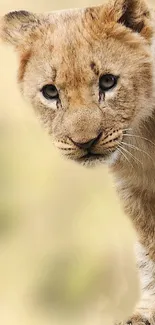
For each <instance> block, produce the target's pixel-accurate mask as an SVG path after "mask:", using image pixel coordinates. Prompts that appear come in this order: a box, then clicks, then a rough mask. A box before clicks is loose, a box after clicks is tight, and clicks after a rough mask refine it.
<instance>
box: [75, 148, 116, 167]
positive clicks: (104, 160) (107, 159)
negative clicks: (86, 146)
mask: <svg viewBox="0 0 155 325" xmlns="http://www.w3.org/2000/svg"><path fill="white" fill-rule="evenodd" d="M119 156H120V153H119V151H118V150H117V149H116V150H115V151H113V152H112V153H110V154H105V155H95V154H88V155H86V156H84V157H82V158H79V159H73V160H74V161H75V162H76V163H78V164H80V165H82V166H84V167H90V168H93V167H97V166H100V165H103V164H106V165H109V166H112V165H113V164H114V163H115V162H116V161H117V159H118V158H119Z"/></svg>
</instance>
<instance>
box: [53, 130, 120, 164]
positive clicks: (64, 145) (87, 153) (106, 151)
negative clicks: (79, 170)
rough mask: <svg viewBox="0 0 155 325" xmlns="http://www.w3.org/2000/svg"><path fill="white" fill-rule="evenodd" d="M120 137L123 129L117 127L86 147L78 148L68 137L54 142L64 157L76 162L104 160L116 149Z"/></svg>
mask: <svg viewBox="0 0 155 325" xmlns="http://www.w3.org/2000/svg"><path fill="white" fill-rule="evenodd" d="M122 138H123V131H122V130H121V129H119V130H112V131H111V132H108V133H107V135H106V136H105V135H101V136H100V137H98V139H97V141H95V142H94V143H93V144H92V145H91V147H90V148H88V149H87V148H84V149H83V148H80V147H79V146H78V145H76V143H74V142H73V141H71V140H70V139H69V138H67V139H66V140H59V141H57V142H55V144H56V146H57V148H58V149H60V151H61V153H63V155H64V156H66V158H69V159H71V160H74V161H76V162H78V163H82V164H83V163H94V162H106V161H107V160H108V159H109V158H111V156H112V154H113V153H114V152H116V151H117V148H118V147H119V145H120V143H121V141H122ZM118 151H119V150H118Z"/></svg>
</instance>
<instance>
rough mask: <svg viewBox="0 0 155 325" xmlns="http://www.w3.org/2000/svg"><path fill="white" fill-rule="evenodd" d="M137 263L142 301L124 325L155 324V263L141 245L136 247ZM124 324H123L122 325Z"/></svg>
mask: <svg viewBox="0 0 155 325" xmlns="http://www.w3.org/2000/svg"><path fill="white" fill-rule="evenodd" d="M136 254H137V262H138V267H139V272H140V281H141V289H142V293H141V300H140V302H139V304H138V305H137V308H136V310H135V313H134V314H133V316H132V317H131V318H129V319H128V320H127V321H126V322H125V323H124V324H128V325H130V324H131V325H154V324H155V262H154V261H153V260H151V258H150V257H149V255H148V253H147V251H146V249H145V248H144V247H143V246H142V245H140V244H139V243H138V244H137V246H136ZM122 324H123V323H122Z"/></svg>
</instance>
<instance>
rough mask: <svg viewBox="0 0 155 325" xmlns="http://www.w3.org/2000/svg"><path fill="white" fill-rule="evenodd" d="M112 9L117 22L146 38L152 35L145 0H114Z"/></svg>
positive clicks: (148, 11) (149, 15) (149, 16)
mask: <svg viewBox="0 0 155 325" xmlns="http://www.w3.org/2000/svg"><path fill="white" fill-rule="evenodd" d="M113 10H114V16H115V18H116V19H117V22H118V23H121V24H123V25H124V26H126V27H128V28H130V29H131V30H133V31H134V32H137V33H140V34H141V35H142V36H143V37H145V38H146V39H149V38H150V37H151V36H152V26H151V14H150V10H149V7H148V5H147V4H146V2H145V0H115V1H114V6H113Z"/></svg>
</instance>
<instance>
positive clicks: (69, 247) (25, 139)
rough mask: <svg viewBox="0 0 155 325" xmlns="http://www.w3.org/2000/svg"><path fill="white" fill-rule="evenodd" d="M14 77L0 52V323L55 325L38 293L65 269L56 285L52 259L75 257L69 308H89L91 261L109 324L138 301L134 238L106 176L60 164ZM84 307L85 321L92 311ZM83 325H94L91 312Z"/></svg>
mask: <svg viewBox="0 0 155 325" xmlns="http://www.w3.org/2000/svg"><path fill="white" fill-rule="evenodd" d="M95 3H97V4H98V2H97V1H96V0H91V1H87V0H85V1H82V0H79V1H78V5H77V3H76V2H75V1H73V0H67V1H65V2H63V1H61V0H58V1H53V2H51V1H49V0H44V1H42V0H40V1H39V2H35V1H30V0H20V1H19V0H14V1H11V0H5V1H4V0H1V1H0V12H1V15H2V14H4V13H6V12H8V11H11V10H18V9H26V10H32V11H36V12H41V11H52V10H57V9H64V8H70V7H80V6H89V5H92V4H95ZM152 3H153V0H152ZM16 72H17V58H16V55H15V54H14V53H13V51H12V49H11V48H9V47H5V46H4V45H0V75H1V77H0V134H1V138H0V166H1V168H0V191H1V195H0V251H1V252H0V265H1V266H0V323H1V324H3V325H15V324H16V325H19V324H22V325H32V324H33V325H35V324H37V325H39V324H41V325H44V324H45V325H46V324H47V325H48V324H52V325H55V324H56V319H55V318H54V312H53V309H52V307H51V305H50V304H49V303H50V302H49V301H48V303H47V302H46V299H44V298H46V295H47V296H48V294H49V293H48V292H47V294H44V293H43V292H44V291H48V289H49V288H51V287H52V286H53V282H52V281H55V283H56V284H57V282H59V280H60V279H61V278H62V277H63V274H64V272H65V266H64V268H63V267H62V269H61V272H59V273H60V278H59V276H58V278H57V277H56V278H55V273H51V274H50V272H49V270H50V265H51V263H53V261H55V257H56V256H64V257H66V256H69V257H71V256H76V259H77V261H76V263H77V264H76V263H75V269H74V267H71V270H70V269H69V271H67V272H69V273H68V274H69V280H70V278H72V280H73V283H74V286H75V284H76V287H77V288H78V290H77V291H76V299H77V300H76V299H75V301H80V299H81V297H83V296H84V297H85V298H86V302H87V303H88V302H89V299H88V297H87V294H86V295H85V292H86V291H87V290H88V292H89V295H88V296H91V295H92V296H93V294H94V291H93V289H92V288H90V287H91V285H90V287H89V286H88V287H89V288H87V287H85V285H84V284H83V285H82V287H81V283H80V281H83V282H82V283H85V282H87V281H86V280H87V279H88V275H89V272H90V270H91V271H92V270H93V268H92V264H93V265H95V263H96V262H95V261H97V265H98V266H97V267H98V268H99V271H100V270H102V271H103V272H101V278H99V281H98V282H99V285H98V284H97V283H98V282H97V283H96V288H98V289H97V290H98V297H99V298H101V296H102V299H103V300H101V301H104V308H101V309H103V311H104V312H103V314H102V316H103V318H102V323H103V320H104V321H105V319H106V317H107V319H108V321H109V324H110V322H112V321H113V317H118V318H119V317H125V316H126V315H127V314H128V313H130V312H131V310H132V308H133V305H134V303H135V299H137V291H138V289H137V277H136V274H135V264H134V263H135V261H134V256H133V242H134V240H135V235H134V232H133V230H132V227H131V225H130V223H129V222H128V219H127V218H126V217H125V216H124V215H123V212H122V210H121V207H120V204H119V201H118V199H117V197H116V193H115V190H114V184H113V182H112V180H111V176H110V175H108V171H107V169H106V168H105V167H100V168H98V169H96V170H85V169H84V168H82V167H79V166H76V165H75V164H73V163H70V162H66V161H63V160H62V158H61V157H59V155H58V154H57V153H56V152H55V150H54V149H53V147H52V145H51V142H50V139H49V138H48V137H47V135H46V134H44V132H43V130H42V129H41V127H40V125H39V124H38V122H37V121H36V118H35V116H34V114H33V111H32V109H31V108H30V107H28V106H27V105H26V103H24V100H23V99H22V98H21V96H20V93H19V90H18V87H17V85H16ZM88 256H89V258H88ZM84 261H85V262H84ZM93 261H94V262H93ZM62 265H63V264H62ZM77 269H79V270H80V272H79V273H80V274H83V275H82V278H81V276H79V273H78V272H77ZM81 270H82V271H81ZM51 272H53V271H51ZM81 272H82V273H81ZM92 272H93V271H92ZM56 273H57V272H56ZM99 274H100V272H99ZM102 276H103V277H102ZM52 277H54V279H55V280H53V278H52ZM74 277H75V278H74ZM90 279H93V277H92V278H91V275H90ZM69 280H67V281H69ZM102 280H103V282H102ZM51 282H52V285H51ZM58 284H59V283H58ZM90 284H91V281H90ZM97 285H98V287H97ZM74 286H73V288H72V290H71V291H72V293H73V291H74ZM101 286H102V293H101V292H100V287H101ZM44 287H45V288H44ZM40 288H41V289H40ZM42 288H43V289H45V290H43V291H41V292H42V293H41V305H44V300H45V305H46V304H47V305H48V304H49V306H46V307H47V308H45V312H42V313H41V314H40V312H39V310H40V307H39V308H38V307H36V305H35V303H36V301H35V298H34V297H36V296H35V294H36V295H38V297H39V298H38V299H40V294H39V293H38V292H39V290H42ZM52 288H53V287H52ZM79 288H82V289H79ZM57 289H59V286H58V285H56V289H55V290H57ZM51 290H53V289H51ZM80 290H81V291H80ZM77 292H78V294H77ZM82 295H83V296H82ZM44 296H45V297H44ZM73 296H74V298H75V292H74V294H73V295H71V297H70V298H68V304H69V308H71V301H72V298H73ZM127 296H128V301H126V299H125V297H127ZM42 297H43V300H42ZM98 297H97V300H96V301H97V303H98ZM51 299H52V298H51ZM61 299H62V301H63V299H64V298H63V292H61V291H60V300H61ZM95 299H96V298H95ZM47 300H48V299H47ZM49 300H50V299H49ZM99 300H100V299H99ZM96 301H93V306H95V308H96V305H95V304H96ZM87 306H88V315H89V314H90V310H92V306H91V308H90V305H89V303H88V304H87ZM102 307H103V306H102ZM51 310H52V313H51ZM95 310H96V309H95ZM89 316H90V315H89ZM110 316H111V318H110ZM81 317H82V316H81ZM93 317H94V318H93ZM81 319H82V318H81ZM77 322H78V323H79V320H78V321H77ZM67 323H68V324H69V322H68V321H67ZM59 324H60V321H59ZM63 324H65V320H64V319H63ZM75 324H76V321H75ZM81 324H83V325H84V324H89V325H91V324H93V325H94V324H95V325H97V324H100V323H97V320H96V314H95V313H94V314H91V316H90V318H89V317H88V318H86V319H85V321H83V320H82V321H81ZM72 325H73V323H72Z"/></svg>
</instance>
